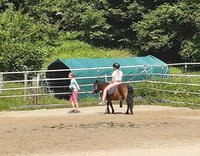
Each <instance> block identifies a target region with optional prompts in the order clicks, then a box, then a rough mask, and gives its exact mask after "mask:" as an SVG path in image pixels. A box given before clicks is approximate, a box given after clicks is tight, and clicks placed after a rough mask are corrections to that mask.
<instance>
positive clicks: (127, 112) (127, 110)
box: [125, 103, 130, 114]
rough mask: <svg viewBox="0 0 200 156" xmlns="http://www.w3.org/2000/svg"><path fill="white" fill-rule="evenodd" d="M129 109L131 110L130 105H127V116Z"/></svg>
mask: <svg viewBox="0 0 200 156" xmlns="http://www.w3.org/2000/svg"><path fill="white" fill-rule="evenodd" d="M129 108H130V106H129V104H128V103H127V110H126V113H125V114H129Z"/></svg>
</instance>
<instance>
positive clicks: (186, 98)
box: [184, 62, 188, 103]
mask: <svg viewBox="0 0 200 156" xmlns="http://www.w3.org/2000/svg"><path fill="white" fill-rule="evenodd" d="M187 68H188V66H187V63H186V62H185V70H184V72H185V100H186V102H187V103H188V97H187V85H186V84H187Z"/></svg>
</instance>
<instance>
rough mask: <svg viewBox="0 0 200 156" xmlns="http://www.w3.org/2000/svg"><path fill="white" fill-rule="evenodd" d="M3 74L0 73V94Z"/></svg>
mask: <svg viewBox="0 0 200 156" xmlns="http://www.w3.org/2000/svg"><path fill="white" fill-rule="evenodd" d="M1 89H3V74H1V73H0V94H2V93H3V90H1Z"/></svg>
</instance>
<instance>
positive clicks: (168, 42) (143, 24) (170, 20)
mask: <svg viewBox="0 0 200 156" xmlns="http://www.w3.org/2000/svg"><path fill="white" fill-rule="evenodd" d="M199 9H200V5H197V4H193V3H192V4H188V3H187V2H181V3H177V4H174V5H169V4H164V5H161V6H160V7H158V8H157V9H155V10H153V11H151V12H149V13H148V14H145V15H144V19H143V20H142V21H140V22H138V23H137V24H135V25H133V26H135V27H134V30H135V31H136V32H137V37H138V41H137V44H138V45H139V46H140V48H141V51H142V52H143V54H147V53H153V54H155V55H156V53H165V55H164V54H163V55H164V56H165V58H166V57H167V55H168V56H172V57H174V56H177V55H178V53H179V52H180V54H181V56H183V57H184V58H186V59H190V60H191V61H199V56H198V52H197V51H198V47H199V45H198V42H196V41H197V39H198V36H199V35H198V34H199V28H200V27H199V21H198V20H197V19H198V18H197V16H198V15H199ZM198 17H199V16H198ZM141 54H142V53H141ZM192 56H193V57H192ZM172 57H170V59H173V58H172ZM174 58H175V59H176V60H177V58H176V57H174ZM173 61H175V60H173Z"/></svg>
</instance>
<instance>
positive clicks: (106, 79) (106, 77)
mask: <svg viewBox="0 0 200 156" xmlns="http://www.w3.org/2000/svg"><path fill="white" fill-rule="evenodd" d="M105 81H106V82H108V76H107V74H105Z"/></svg>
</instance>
